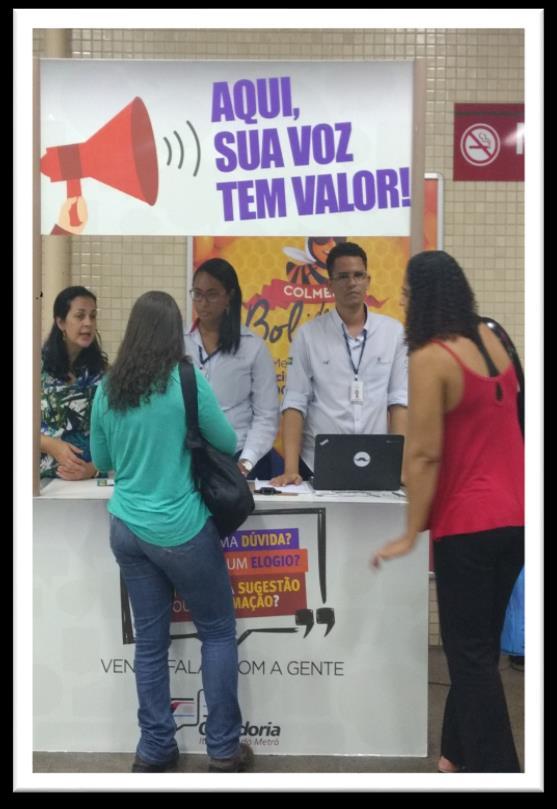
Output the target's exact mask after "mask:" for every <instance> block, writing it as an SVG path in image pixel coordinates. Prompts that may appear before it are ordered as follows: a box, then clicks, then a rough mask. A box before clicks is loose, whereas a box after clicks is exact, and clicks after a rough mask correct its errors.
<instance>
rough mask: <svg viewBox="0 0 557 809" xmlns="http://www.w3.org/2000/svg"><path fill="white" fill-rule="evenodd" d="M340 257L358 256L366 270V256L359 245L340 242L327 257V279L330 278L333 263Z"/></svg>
mask: <svg viewBox="0 0 557 809" xmlns="http://www.w3.org/2000/svg"><path fill="white" fill-rule="evenodd" d="M342 256H359V258H361V259H362V261H363V262H364V267H365V268H366V270H367V256H366V254H365V251H364V250H363V249H362V248H361V247H360V245H359V244H355V243H354V242H341V243H340V244H337V245H336V246H335V247H333V249H332V250H331V251H330V253H329V255H328V256H327V272H328V273H329V278H330V277H331V276H332V273H333V266H334V263H335V261H336V260H337V258H342Z"/></svg>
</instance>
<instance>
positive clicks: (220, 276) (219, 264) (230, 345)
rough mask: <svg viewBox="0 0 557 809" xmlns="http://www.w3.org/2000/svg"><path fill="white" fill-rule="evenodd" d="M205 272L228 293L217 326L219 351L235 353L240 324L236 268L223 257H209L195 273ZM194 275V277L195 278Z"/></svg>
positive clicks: (239, 288)
mask: <svg viewBox="0 0 557 809" xmlns="http://www.w3.org/2000/svg"><path fill="white" fill-rule="evenodd" d="M200 272H206V273H207V275H210V276H211V277H212V278H214V279H215V281H218V282H219V283H220V284H222V286H223V287H224V288H225V290H226V291H227V292H228V293H229V294H230V304H229V307H228V310H227V311H226V312H225V313H224V314H223V316H222V319H221V322H220V326H219V346H218V347H219V351H221V352H222V353H223V354H235V353H236V352H237V351H238V348H239V346H240V326H241V312H242V289H241V287H240V282H239V281H238V276H237V275H236V270H235V269H234V267H233V266H232V264H230V262H228V261H226V260H225V259H224V258H210V259H208V261H204V262H203V264H201V265H200V266H199V267H198V268H197V270H196V271H195V275H198V274H199V273H200ZM195 275H194V278H195Z"/></svg>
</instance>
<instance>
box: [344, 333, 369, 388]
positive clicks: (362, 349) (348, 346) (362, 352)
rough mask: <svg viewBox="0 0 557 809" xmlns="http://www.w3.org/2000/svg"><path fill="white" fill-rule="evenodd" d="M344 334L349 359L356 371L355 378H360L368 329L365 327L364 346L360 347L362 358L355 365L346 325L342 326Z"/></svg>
mask: <svg viewBox="0 0 557 809" xmlns="http://www.w3.org/2000/svg"><path fill="white" fill-rule="evenodd" d="M342 334H343V336H344V342H345V343H346V350H347V351H348V359H349V360H350V365H351V366H352V370H353V371H354V379H357V378H358V372H359V370H360V365H361V364H362V357H363V356H364V351H365V347H366V340H367V329H364V341H363V343H362V348H361V349H360V359H359V360H358V365H357V366H356V365H354V360H353V359H352V351H351V350H350V343H349V342H348V337H347V335H346V329H345V328H344V326H343V327H342Z"/></svg>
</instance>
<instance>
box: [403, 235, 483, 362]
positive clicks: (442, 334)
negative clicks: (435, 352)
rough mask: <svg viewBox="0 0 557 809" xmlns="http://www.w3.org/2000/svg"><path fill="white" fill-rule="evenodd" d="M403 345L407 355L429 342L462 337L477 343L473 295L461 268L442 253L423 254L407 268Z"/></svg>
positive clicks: (416, 257) (446, 254) (411, 260)
mask: <svg viewBox="0 0 557 809" xmlns="http://www.w3.org/2000/svg"><path fill="white" fill-rule="evenodd" d="M405 283H406V291H407V295H408V303H407V309H406V343H407V345H408V351H409V352H412V351H415V350H416V349H417V348H421V347H422V346H424V345H425V344H426V343H428V342H430V340H446V339H448V338H450V337H456V336H457V335H461V336H462V337H468V338H469V339H471V340H474V341H476V340H477V334H478V321H479V318H478V313H477V304H476V299H475V297H474V293H473V291H472V288H471V287H470V284H469V283H468V281H467V279H466V276H465V275H464V272H463V270H462V268H461V267H460V266H459V264H458V263H457V262H456V261H455V259H454V258H453V257H452V256H450V255H449V254H448V253H445V251H444V250H424V251H423V252H422V253H418V254H417V255H415V256H412V258H411V259H410V261H409V262H408V264H407V266H406V280H405Z"/></svg>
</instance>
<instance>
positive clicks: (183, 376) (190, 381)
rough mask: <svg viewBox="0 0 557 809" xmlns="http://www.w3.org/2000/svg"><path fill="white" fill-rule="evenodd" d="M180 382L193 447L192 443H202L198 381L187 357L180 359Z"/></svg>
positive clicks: (187, 439)
mask: <svg viewBox="0 0 557 809" xmlns="http://www.w3.org/2000/svg"><path fill="white" fill-rule="evenodd" d="M180 384H181V386H182V396H183V397H184V406H185V408H186V427H187V435H186V442H187V444H188V446H189V447H190V448H191V446H192V444H201V440H202V439H201V434H200V432H199V420H198V416H197V382H196V379H195V371H194V369H193V365H192V363H191V362H190V361H189V359H188V358H187V357H183V358H182V359H181V360H180Z"/></svg>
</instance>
